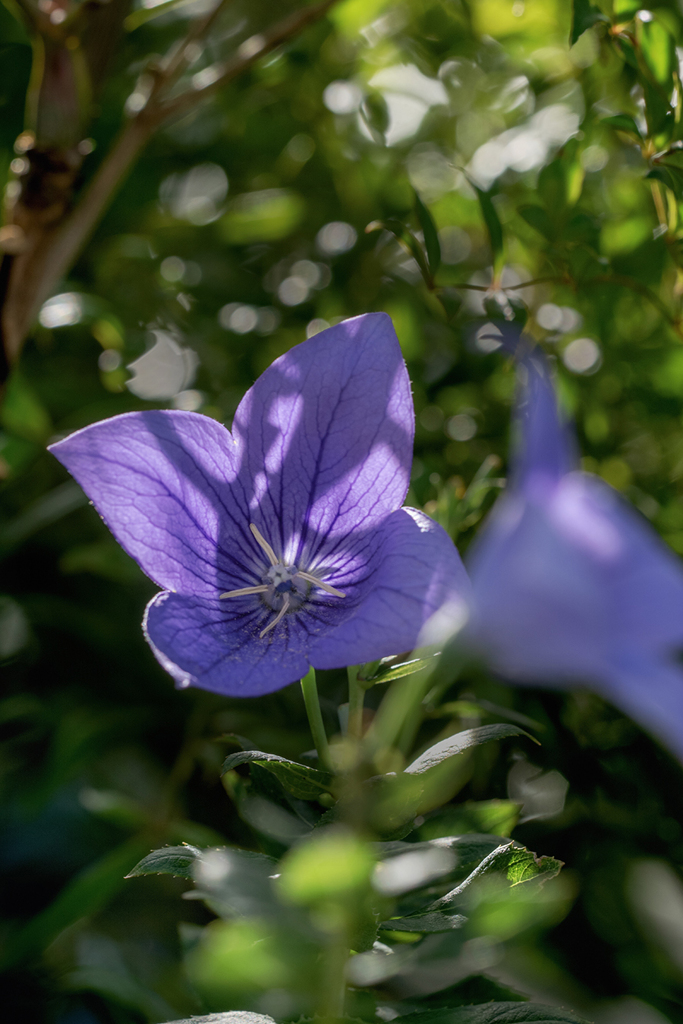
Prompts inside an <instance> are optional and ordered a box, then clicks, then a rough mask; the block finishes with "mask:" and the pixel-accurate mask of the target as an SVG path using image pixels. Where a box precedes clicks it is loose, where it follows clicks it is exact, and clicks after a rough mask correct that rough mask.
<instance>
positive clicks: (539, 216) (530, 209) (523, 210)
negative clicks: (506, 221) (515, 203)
mask: <svg viewBox="0 0 683 1024" xmlns="http://www.w3.org/2000/svg"><path fill="white" fill-rule="evenodd" d="M517 213H518V214H519V215H520V217H522V218H523V220H525V221H526V222H527V224H530V225H531V227H532V228H534V230H535V231H538V233H539V234H540V235H543V237H544V238H547V239H548V241H552V239H553V238H555V235H556V234H557V232H556V230H555V225H554V224H553V222H552V221H551V219H550V217H549V216H548V214H547V212H546V211H545V210H544V209H543V207H542V206H536V205H535V204H533V205H530V206H520V207H519V209H518V210H517Z"/></svg>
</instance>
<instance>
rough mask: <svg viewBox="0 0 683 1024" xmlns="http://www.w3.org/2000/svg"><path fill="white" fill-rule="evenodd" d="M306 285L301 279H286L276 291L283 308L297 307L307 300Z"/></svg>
mask: <svg viewBox="0 0 683 1024" xmlns="http://www.w3.org/2000/svg"><path fill="white" fill-rule="evenodd" d="M308 290H309V289H308V285H307V284H306V282H305V281H304V280H303V278H301V277H286V278H285V279H284V281H283V282H282V283H281V284H280V286H279V287H278V290H277V296H278V298H279V300H280V302H281V303H282V304H283V305H284V306H299V305H301V303H302V302H305V301H306V299H307V298H308Z"/></svg>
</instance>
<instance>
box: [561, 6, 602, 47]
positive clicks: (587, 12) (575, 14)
mask: <svg viewBox="0 0 683 1024" xmlns="http://www.w3.org/2000/svg"><path fill="white" fill-rule="evenodd" d="M600 21H604V22H607V23H608V24H609V18H607V17H606V16H605V15H604V14H603V13H602V11H601V10H600V8H599V7H596V6H595V4H592V3H590V0H574V2H573V5H572V30H571V35H570V37H569V38H570V45H571V46H573V45H574V43H575V42H576V41H577V39H578V38H579V36H582V35H583V33H584V32H585V31H586V30H587V29H589V28H592V26H593V25H596V24H597V23H598V22H600Z"/></svg>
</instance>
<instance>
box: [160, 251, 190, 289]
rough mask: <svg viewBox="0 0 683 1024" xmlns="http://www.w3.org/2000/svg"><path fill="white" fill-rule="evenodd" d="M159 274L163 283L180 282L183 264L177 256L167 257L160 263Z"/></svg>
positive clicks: (183, 270) (183, 271)
mask: <svg viewBox="0 0 683 1024" xmlns="http://www.w3.org/2000/svg"><path fill="white" fill-rule="evenodd" d="M159 273H160V274H161V276H162V277H163V279H164V281H168V282H169V283H174V282H175V281H182V279H183V275H184V273H185V263H184V261H183V260H181V259H180V257H179V256H167V257H166V259H165V260H162V261H161V266H160V267H159Z"/></svg>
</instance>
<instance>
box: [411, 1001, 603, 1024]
mask: <svg viewBox="0 0 683 1024" xmlns="http://www.w3.org/2000/svg"><path fill="white" fill-rule="evenodd" d="M397 1019H398V1020H402V1021H403V1020H404V1021H406V1022H407V1024H588V1022H587V1021H586V1019H585V1018H584V1017H579V1016H578V1015H577V1014H575V1013H573V1012H572V1011H571V1010H564V1009H562V1008H561V1007H559V1008H558V1007H556V1006H542V1005H541V1004H540V1003H485V1004H484V1005H482V1006H459V1007H457V1008H455V1009H451V1010H446V1009H443V1010H422V1011H419V1012H417V1013H411V1014H408V1015H407V1016H406V1017H398V1018H397Z"/></svg>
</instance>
